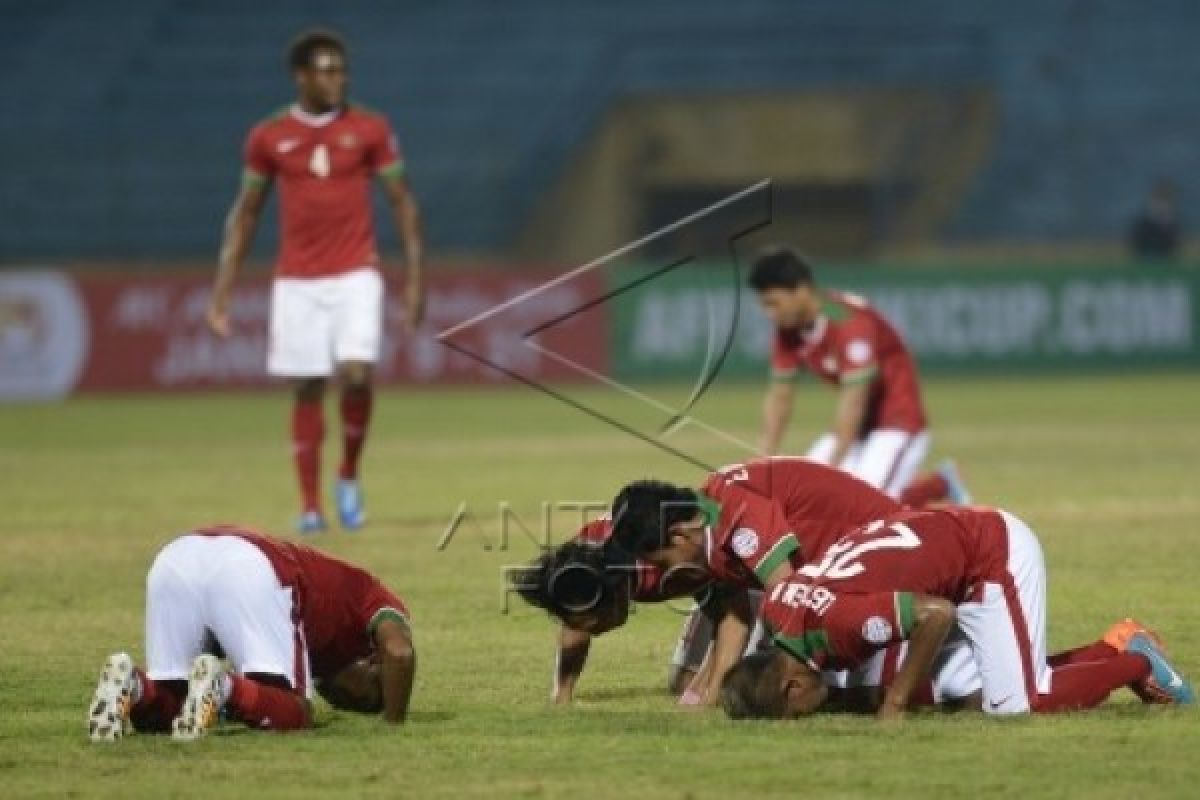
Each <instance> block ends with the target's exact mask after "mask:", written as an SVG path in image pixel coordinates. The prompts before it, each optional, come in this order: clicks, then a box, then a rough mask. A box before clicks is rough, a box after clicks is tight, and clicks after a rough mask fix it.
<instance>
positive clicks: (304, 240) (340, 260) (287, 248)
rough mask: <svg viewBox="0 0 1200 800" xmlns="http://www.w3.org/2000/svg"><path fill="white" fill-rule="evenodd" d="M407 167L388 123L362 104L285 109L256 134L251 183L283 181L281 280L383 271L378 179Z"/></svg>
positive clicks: (251, 144) (248, 169)
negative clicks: (375, 201)
mask: <svg viewBox="0 0 1200 800" xmlns="http://www.w3.org/2000/svg"><path fill="white" fill-rule="evenodd" d="M403 169H404V162H403V160H402V159H401V157H400V147H399V145H398V144H397V142H396V137H395V136H394V135H393V134H392V130H391V127H390V126H389V125H388V122H387V120H386V119H384V118H383V117H382V116H380V115H379V114H375V113H372V112H370V111H365V110H363V109H362V108H360V107H358V106H348V107H346V108H344V109H342V110H340V111H336V112H330V113H329V114H328V115H311V114H306V113H304V112H302V111H299V110H297V109H295V108H291V109H287V110H284V111H282V112H280V113H278V114H276V115H274V116H273V117H271V118H269V119H267V120H265V121H264V122H261V123H259V124H258V125H256V126H255V127H254V129H253V130H251V131H250V135H249V136H248V137H247V139H246V145H245V172H244V180H246V181H250V182H265V181H268V180H272V179H276V180H277V182H278V184H279V214H280V223H281V224H280V247H279V258H278V260H277V261H276V266H275V272H276V275H277V276H280V277H287V278H319V277H325V276H329V275H338V274H341V273H343V272H348V271H350V270H353V269H357V268H360V267H368V266H377V265H378V263H379V254H378V252H376V247H375V231H374V226H373V224H372V221H371V178H373V177H374V176H375V175H378V174H381V173H382V174H397V175H398V174H400V173H402V171H403Z"/></svg>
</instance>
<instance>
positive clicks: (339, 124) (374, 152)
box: [208, 31, 424, 533]
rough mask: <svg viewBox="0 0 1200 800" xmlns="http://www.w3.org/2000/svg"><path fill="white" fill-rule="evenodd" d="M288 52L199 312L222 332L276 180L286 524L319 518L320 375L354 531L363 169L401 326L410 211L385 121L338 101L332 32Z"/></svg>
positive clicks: (370, 288) (367, 411) (366, 303)
mask: <svg viewBox="0 0 1200 800" xmlns="http://www.w3.org/2000/svg"><path fill="white" fill-rule="evenodd" d="M288 62H289V65H290V68H291V71H292V76H293V78H294V79H295V81H296V86H297V89H298V98H297V100H296V102H295V103H293V104H292V105H291V106H289V107H287V108H284V109H282V110H280V111H279V112H277V113H276V114H274V115H273V116H271V117H270V118H268V119H266V120H264V121H263V122H260V123H259V124H258V125H256V126H255V127H254V129H253V130H251V131H250V135H249V137H248V138H247V140H246V144H245V152H244V156H245V169H244V172H243V178H242V187H241V191H240V192H239V193H238V196H237V198H236V199H235V200H234V203H233V207H232V208H231V209H230V210H229V215H228V216H227V218H226V220H225V235H224V239H223V240H222V243H221V253H220V263H219V266H218V268H217V275H216V283H215V286H214V289H213V297H212V304H211V306H210V308H209V310H208V321H209V325H210V327H211V328H212V330H213V331H214V332H215V333H217V334H218V335H220V336H228V335H229V333H230V319H229V302H230V294H231V292H232V288H233V284H234V281H235V279H236V277H237V274H238V271H239V270H240V268H241V265H242V262H243V260H244V259H245V256H246V252H247V251H248V250H249V247H250V243H251V241H252V239H253V236H254V232H255V230H256V228H257V226H258V221H259V218H260V217H261V215H262V211H263V207H264V206H265V204H266V201H267V196H268V194H269V192H270V188H271V185H272V184H273V183H275V182H278V183H279V194H280V198H279V209H280V217H281V221H282V224H281V226H280V240H281V241H280V249H279V257H278V260H277V262H276V267H275V283H274V288H273V290H272V296H271V322H270V337H269V346H268V350H269V352H268V356H267V370H268V372H270V373H271V374H272V375H275V376H278V377H282V378H288V379H291V380H293V381H294V382H295V406H294V409H293V412H292V447H293V453H294V458H295V464H296V472H297V473H298V476H299V480H300V491H301V495H302V502H303V510H302V514H301V517H300V522H299V525H298V527H299V529H300V531H301V532H303V533H314V532H318V531H321V530H324V529H325V527H326V523H325V518H324V515H323V513H322V510H321V499H320V464H321V441H322V439H323V438H324V433H325V422H324V408H323V406H324V395H325V385H326V382H327V381H328V379H329V378H331V377H336V378H337V379H338V380H339V382H340V384H341V387H342V392H341V417H342V462H341V467H340V470H339V473H338V483H337V494H336V499H337V510H338V516H339V518H340V521H341V523H342V525H343V527H345V528H346V529H348V530H356V529H358V528H360V527H361V526H362V524H363V523H364V521H365V519H366V514H365V511H364V507H363V496H362V490H361V488H360V486H359V481H358V471H359V457H360V455H361V453H362V449H363V444H364V442H365V440H366V435H367V426H368V424H369V422H370V418H371V404H372V389H371V383H372V368H373V366H374V364H375V362H376V361H377V360H378V358H379V352H380V346H381V340H382V334H383V320H384V308H383V303H384V294H385V293H384V285H383V278H382V276H381V275H380V272H379V254H378V252H377V250H376V244H375V235H374V230H373V224H372V219H371V197H370V181H371V178H373V177H377V178H379V180H380V183H381V185H382V186H383V188H384V192H385V194H386V195H387V200H388V203H389V205H390V206H391V210H392V215H393V219H394V221H395V224H396V228H397V229H398V230H399V232H400V236H401V238H402V239H403V242H404V251H405V261H406V264H407V267H408V281H407V285H406V286H405V290H404V305H405V311H406V312H407V319H406V323H407V326H408V329H409V330H410V331H411V330H412V329H414V328H415V327H416V326H417V325H418V324H419V323H420V321H421V318H422V314H423V310H424V309H423V305H424V294H423V288H422V281H421V260H422V249H423V242H422V233H421V220H420V212H419V210H418V208H417V203H416V200H415V198H414V197H413V195H412V193H411V192H410V191H409V188H408V184H407V181H406V180H405V177H404V162H403V160H402V158H401V155H400V149H399V145H398V144H397V142H396V137H395V135H394V134H393V133H392V131H391V128H390V126H389V125H388V122H387V120H386V119H384V118H383V117H382V116H380V115H379V114H376V113H374V112H372V111H368V110H366V109H364V108H362V107H360V106H357V105H350V104H348V103H347V101H346V87H347V72H346V48H345V45H344V44H343V43H342V40H341V39H340V38H338V37H337V36H336V35H334V34H332V33H328V32H324V31H313V32H309V33H305V34H303V35H301V36H300V37H299V38H298V39H296V40H295V42H294V43H293V44H292V46H291V49H290V51H289V56H288Z"/></svg>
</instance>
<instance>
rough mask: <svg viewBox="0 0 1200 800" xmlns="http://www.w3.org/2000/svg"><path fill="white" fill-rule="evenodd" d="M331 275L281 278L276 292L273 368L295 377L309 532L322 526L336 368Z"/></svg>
mask: <svg viewBox="0 0 1200 800" xmlns="http://www.w3.org/2000/svg"><path fill="white" fill-rule="evenodd" d="M327 293H328V279H327V278H313V279H286V278H285V279H276V281H275V283H274V286H273V288H272V292H271V323H270V343H269V346H268V352H267V371H268V372H269V373H270V374H272V375H275V376H277V377H281V378H288V379H290V380H291V381H292V382H293V386H294V389H293V406H292V424H291V435H292V457H293V460H294V463H295V469H296V476H297V478H298V481H299V484H300V494H301V502H302V513H301V517H300V523H299V526H298V527H299V529H300V531H301V532H303V533H313V532H316V531H319V530H322V529H323V528H324V527H325V526H324V521H323V518H322V516H321V498H320V469H321V441H322V440H323V439H324V437H325V419H324V413H325V412H324V408H323V404H324V398H325V381H326V379H328V378H329V376H330V375H332V374H333V363H334V362H333V350H332V331H333V312H332V309H331V307H330V305H329V303H328V302H327V298H326V297H325V296H324V295H326V294H327Z"/></svg>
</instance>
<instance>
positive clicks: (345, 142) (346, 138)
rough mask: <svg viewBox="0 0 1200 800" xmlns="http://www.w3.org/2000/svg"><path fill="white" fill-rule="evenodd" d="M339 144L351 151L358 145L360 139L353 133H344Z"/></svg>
mask: <svg viewBox="0 0 1200 800" xmlns="http://www.w3.org/2000/svg"><path fill="white" fill-rule="evenodd" d="M338 144H339V145H341V146H342V147H344V148H346V149H347V150H349V149H350V148H352V147H354V146H355V145H357V144H358V137H357V136H355V135H354V134H353V133H343V134H342V135H341V136H339V137H338Z"/></svg>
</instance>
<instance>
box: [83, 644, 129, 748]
mask: <svg viewBox="0 0 1200 800" xmlns="http://www.w3.org/2000/svg"><path fill="white" fill-rule="evenodd" d="M136 687H137V675H136V674H134V669H133V658H132V657H131V656H130V655H129V654H128V653H113V654H112V655H110V656H109V657H108V658H106V659H105V660H104V669H103V670H101V672H100V680H99V681H98V682H97V683H96V691H95V693H94V694H92V704H91V705H90V706H88V738H90V739H91V740H92V741H93V742H115V741H117V740H118V739H120V738H121V737H123V736H125V735H126V734H130V733H133V723H131V722H130V721H129V712H130V710H132V709H133V694H134V691H135V689H136Z"/></svg>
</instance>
